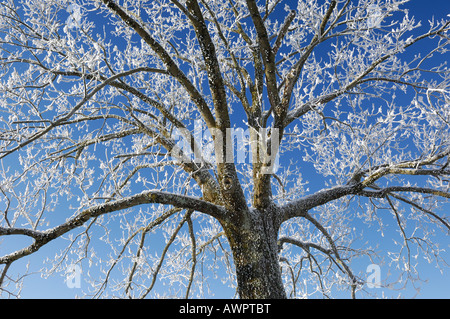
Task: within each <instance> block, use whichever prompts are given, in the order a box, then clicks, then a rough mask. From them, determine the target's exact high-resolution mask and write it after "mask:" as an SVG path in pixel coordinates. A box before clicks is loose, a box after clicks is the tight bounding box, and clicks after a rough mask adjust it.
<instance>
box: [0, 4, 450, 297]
mask: <svg viewBox="0 0 450 319" xmlns="http://www.w3.org/2000/svg"><path fill="white" fill-rule="evenodd" d="M406 2H407V1H405V0H359V1H357V0H324V1H315V0H301V1H282V0H266V1H262V0H261V1H257V0H246V1H244V0H226V1H223V0H207V1H206V0H158V1H143V0H140V1H129V0H123V1H122V0H121V1H118V0H116V1H113V0H102V1H99V0H96V1H94V0H79V1H71V0H70V1H68V0H44V1H43V0H39V1H38V0H26V1H25V0H23V1H13V0H5V1H2V3H1V5H0V32H1V39H0V41H1V46H0V48H1V56H0V59H1V60H0V65H1V71H0V72H1V84H0V90H1V96H0V103H1V104H0V155H1V159H2V160H1V169H0V174H1V179H0V196H1V201H0V211H1V217H0V235H1V236H2V238H1V239H2V242H0V265H1V266H0V288H1V294H2V296H6V297H12V296H18V295H19V294H20V290H21V289H22V286H21V283H22V279H23V278H24V277H23V276H22V275H23V274H22V273H15V272H14V269H15V267H14V265H15V264H17V263H15V262H16V261H19V260H21V259H28V260H31V261H33V262H36V256H37V255H36V254H34V253H35V252H37V251H38V250H39V249H40V248H42V247H44V246H46V245H47V244H49V243H50V242H52V243H55V242H59V243H60V244H62V243H66V245H65V246H63V248H61V249H60V248H58V251H56V252H55V253H56V256H55V255H52V256H48V258H49V259H48V262H49V263H46V264H45V265H46V266H44V268H43V269H42V271H45V272H47V274H48V275H50V274H52V273H55V272H57V271H65V270H67V268H68V265H79V266H80V267H82V268H83V279H84V280H86V281H89V282H90V284H91V286H90V288H89V289H88V290H87V291H86V294H87V295H88V296H91V297H110V296H118V297H133V298H144V297H161V296H168V297H176V296H178V297H196V296H199V297H204V296H210V295H211V294H212V292H211V291H210V290H214V287H213V286H212V285H211V286H208V282H209V280H215V279H214V278H215V277H217V279H220V280H222V282H223V283H224V284H225V285H229V286H231V287H236V293H237V294H238V296H239V297H241V298H286V297H305V296H308V295H309V294H312V295H318V294H319V295H323V296H326V297H328V296H332V294H333V293H335V292H336V291H339V290H340V289H344V288H345V289H348V290H349V294H348V296H351V297H357V296H358V294H363V293H364V291H366V292H368V293H370V291H368V289H366V285H365V283H366V282H365V281H366V279H365V276H364V275H365V268H364V270H363V272H361V271H359V270H358V269H360V268H358V260H365V265H367V264H368V262H367V260H370V262H369V263H375V264H377V263H381V260H382V259H383V258H384V259H385V261H386V262H387V264H388V265H389V264H390V263H391V267H393V268H394V267H395V268H398V270H399V272H400V273H402V274H403V277H402V279H401V280H404V279H405V280H406V279H408V280H409V279H411V280H414V278H415V277H416V275H417V273H416V265H417V264H418V263H419V261H420V260H423V258H426V259H431V260H433V261H434V262H436V263H437V264H439V265H441V264H444V265H445V260H443V259H442V258H441V255H440V253H441V252H442V251H443V249H445V247H442V246H440V245H439V243H441V245H442V244H444V245H448V241H447V242H445V240H447V239H448V234H449V230H450V222H449V220H448V215H446V214H445V205H446V203H447V201H448V199H449V198H450V190H449V187H450V185H449V179H448V176H449V174H450V167H449V165H448V164H449V161H450V157H449V154H450V130H449V128H450V125H449V124H450V107H449V100H450V72H449V69H448V67H447V66H446V64H445V62H446V58H447V59H448V55H447V57H445V56H444V54H445V53H446V52H447V50H448V48H449V36H450V34H449V28H450V21H449V19H448V18H447V20H443V21H436V20H434V19H432V17H430V20H429V21H427V22H425V23H424V24H423V25H421V24H420V23H419V22H417V21H416V20H415V19H414V18H413V17H411V16H410V15H408V4H405V3H406ZM447 209H448V206H447ZM392 225H395V230H394V231H393V230H392V228H393V227H392ZM374 228H376V229H377V230H378V231H380V232H385V233H386V236H389V238H393V239H394V240H395V243H396V245H391V244H389V245H386V246H384V245H383V244H381V245H380V246H378V245H377V244H378V242H377V239H376V238H377V237H376V236H375V235H367V237H365V236H366V234H371V231H372V229H374ZM363 230H364V232H363ZM383 234H384V233H383ZM25 239H26V240H25ZM443 241H444V242H443ZM58 247H60V246H58ZM39 256H41V255H39ZM41 257H42V256H41ZM24 282H25V284H26V280H25V281H24ZM402 282H404V281H402ZM161 284H164V286H162V285H161ZM379 284H380V285H384V284H387V283H385V282H383V281H381V282H380V283H379ZM25 287H26V286H25ZM162 288H164V290H163V289H162ZM230 297H232V296H230Z"/></svg>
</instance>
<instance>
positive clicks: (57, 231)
mask: <svg viewBox="0 0 450 319" xmlns="http://www.w3.org/2000/svg"><path fill="white" fill-rule="evenodd" d="M144 204H164V205H172V206H175V207H179V208H184V209H191V210H194V211H199V212H202V213H205V214H207V215H210V216H212V217H215V218H216V219H218V220H225V219H226V215H225V210H224V209H223V208H222V207H220V206H216V205H214V204H211V203H209V202H206V201H203V200H201V199H197V198H194V197H190V196H185V195H177V194H171V193H166V192H161V191H145V192H142V193H140V194H137V195H134V196H130V197H127V198H124V199H120V200H116V201H111V202H108V203H103V204H99V205H96V206H93V207H91V208H88V209H86V210H84V211H82V212H81V213H79V214H78V215H76V216H75V217H73V218H71V219H69V220H68V221H66V222H65V223H63V224H61V225H59V226H56V227H54V228H52V229H50V230H47V231H42V232H39V231H30V230H23V229H10V228H4V227H0V235H11V234H23V235H27V236H31V237H33V238H34V239H35V242H34V243H33V244H31V245H30V246H28V247H26V248H23V249H21V250H19V251H16V252H14V253H11V254H8V255H5V256H3V257H0V264H6V263H10V262H13V261H14V260H17V259H19V258H21V257H24V256H27V255H30V254H32V253H34V252H35V251H37V250H38V249H40V248H41V247H42V246H44V245H45V244H47V243H48V242H50V241H52V240H54V239H56V238H58V237H60V236H62V235H63V234H65V233H67V232H69V231H71V230H72V229H75V228H77V227H79V226H81V225H83V224H84V223H86V222H87V221H88V220H89V219H91V218H95V217H98V216H101V215H104V214H108V213H111V212H115V211H119V210H123V209H127V208H131V207H135V206H138V205H144Z"/></svg>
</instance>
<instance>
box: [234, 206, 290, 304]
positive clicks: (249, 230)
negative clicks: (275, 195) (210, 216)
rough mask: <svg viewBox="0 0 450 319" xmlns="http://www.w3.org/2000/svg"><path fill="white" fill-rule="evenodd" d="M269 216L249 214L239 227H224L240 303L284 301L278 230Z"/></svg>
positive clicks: (258, 213)
mask: <svg viewBox="0 0 450 319" xmlns="http://www.w3.org/2000/svg"><path fill="white" fill-rule="evenodd" d="M270 215H271V214H264V213H261V212H259V211H257V210H250V211H249V213H248V214H246V216H245V218H243V219H242V222H241V223H240V224H239V225H236V224H234V225H233V226H228V227H225V232H226V234H227V237H228V240H229V242H230V246H231V250H232V252H233V258H234V264H235V267H236V275H237V283H238V293H239V296H240V298H241V299H283V298H286V292H285V290H284V285H283V281H282V278H281V271H280V266H279V262H278V248H277V233H278V226H276V225H274V223H273V220H272V218H271V217H270Z"/></svg>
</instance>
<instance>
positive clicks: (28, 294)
mask: <svg viewBox="0 0 450 319" xmlns="http://www.w3.org/2000/svg"><path fill="white" fill-rule="evenodd" d="M408 7H409V8H410V13H411V15H414V16H416V17H417V19H420V20H423V19H428V18H430V17H431V16H433V15H434V16H435V17H436V18H438V19H440V18H444V17H446V16H447V14H450V2H449V1H448V0H427V1H425V0H412V1H411V2H410V3H409V4H408ZM423 25H424V27H425V28H426V26H427V23H426V20H423ZM373 236H378V235H377V234H373ZM440 238H441V239H442V244H443V245H444V246H445V247H447V248H448V244H449V240H448V235H445V234H443V235H442V236H440ZM11 239H12V238H11ZM11 239H7V240H8V245H15V244H17V246H18V247H23V242H20V243H18V242H15V243H12V241H10V240H11ZM380 240H382V239H381V238H380ZM5 242H6V241H5ZM9 247H11V248H12V246H9ZM62 247H64V246H63V243H62V242H61V241H54V242H51V243H50V244H48V245H47V246H45V247H43V248H41V250H39V251H38V252H37V253H35V254H34V255H33V256H32V257H31V258H24V259H22V260H20V261H17V262H15V263H14V264H13V268H14V270H12V271H11V272H10V273H11V274H14V273H17V272H20V271H19V270H20V269H21V268H22V269H23V268H24V267H25V265H26V263H28V262H29V261H31V272H33V271H38V269H39V268H40V267H41V266H42V264H41V261H42V260H44V259H45V258H47V257H48V258H52V256H54V251H55V250H56V249H61V248H62ZM445 256H446V260H447V261H449V262H450V252H449V251H447V252H446V253H445ZM366 265H367V264H366V263H365V262H361V265H360V270H361V271H364V270H365V267H366ZM357 267H358V265H357ZM420 268H421V269H423V270H422V272H421V274H422V279H424V280H427V281H428V283H423V284H421V285H420V287H421V290H420V295H417V297H420V298H450V269H444V270H445V271H444V273H441V272H440V271H439V270H438V269H436V268H435V265H434V264H427V263H421V266H420ZM380 270H381V273H382V274H381V275H382V276H384V275H385V274H387V273H388V272H390V271H392V270H391V269H389V267H387V266H383V267H382V268H381V269H380ZM81 276H82V275H81ZM24 283H25V284H24V289H23V291H22V297H23V298H73V297H74V296H76V295H79V294H81V290H80V289H78V288H69V287H68V286H67V284H66V282H65V277H64V276H58V275H57V276H53V277H50V278H41V276H40V274H38V273H36V274H33V275H30V276H29V277H27V278H26V279H25V282H24ZM85 286H86V283H84V282H83V281H81V288H83V287H85ZM215 287H217V290H216V297H217V298H222V297H229V296H230V294H231V295H232V293H233V292H232V290H231V289H229V288H226V287H223V286H221V285H220V284H217V285H216V284H215ZM379 290H380V293H381V290H383V293H384V294H385V295H386V296H388V297H397V296H398V294H399V293H400V292H398V291H389V290H387V289H383V288H380V289H379ZM401 293H402V294H403V295H404V297H405V298H411V297H414V296H416V291H415V290H414V289H413V288H412V287H409V286H408V287H407V289H406V290H405V291H402V292H401ZM342 297H345V298H347V297H348V294H346V295H342Z"/></svg>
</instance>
